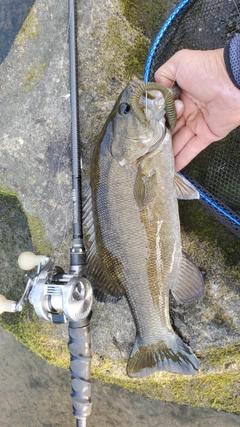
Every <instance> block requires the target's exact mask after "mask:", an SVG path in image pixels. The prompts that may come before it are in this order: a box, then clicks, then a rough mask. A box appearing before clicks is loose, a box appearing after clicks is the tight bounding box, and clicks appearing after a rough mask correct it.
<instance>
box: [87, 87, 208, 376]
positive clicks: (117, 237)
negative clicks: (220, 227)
mask: <svg viewBox="0 0 240 427" xmlns="http://www.w3.org/2000/svg"><path fill="white" fill-rule="evenodd" d="M135 86H138V82H137V81H136V82H135ZM144 90H145V91H146V89H145V86H144ZM156 93H157V94H156ZM133 94H134V85H133V86H132V85H129V86H128V87H127V88H126V89H125V91H123V93H122V94H121V95H120V97H119V99H118V101H117V103H116V104H115V106H114V108H113V110H112V113H111V114H110V116H109V119H108V121H107V123H106V125H105V127H104V129H103V131H102V133H101V135H100V138H99V141H98V144H97V146H96V149H95V152H94V156H93V160H92V168H91V203H92V215H93V223H94V229H95V230H94V233H95V235H94V250H92V251H90V253H91V256H90V257H89V260H88V261H89V276H90V277H91V279H92V280H93V283H94V285H95V286H99V287H100V288H102V289H103V290H104V292H105V293H104V294H103V297H102V299H103V300H104V298H105V299H107V296H108V295H109V294H110V295H111V294H112V295H113V296H114V295H115V296H119V295H120V294H123V295H125V296H126V298H127V301H128V303H129V306H130V308H131V312H132V315H133V318H134V322H135V325H136V342H135V345H134V347H133V349H132V353H131V355H130V358H129V362H128V366H127V373H128V375H129V376H133V377H134V376H145V375H149V374H151V373H153V372H155V371H157V370H167V371H171V372H176V373H183V374H194V373H195V372H196V370H197V369H198V361H197V359H196V357H195V355H194V354H193V352H192V350H191V348H190V347H189V346H188V345H186V344H185V343H183V342H182V340H181V339H180V338H179V337H178V335H176V333H175V332H174V331H173V329H172V325H171V322H170V316H169V290H170V289H171V290H172V292H173V295H174V296H175V298H176V299H177V300H180V301H181V299H182V300H184V299H185V301H182V302H189V301H192V300H197V299H199V298H200V297H202V295H203V282H202V279H201V275H200V273H199V272H198V270H197V268H196V267H195V266H194V265H193V264H192V263H191V262H190V261H189V260H188V259H187V258H184V257H183V255H182V249H181V236H180V225H179V215H178V203H177V197H176V191H177V190H176V186H175V184H174V179H175V171H174V159H173V152H172V142H171V134H170V132H169V131H168V130H167V131H166V127H165V103H164V99H163V98H162V95H161V94H160V95H159V91H152V92H151V93H150V94H151V96H150V99H149V100H147V99H146V102H148V103H149V105H148V106H147V105H146V107H142V111H143V112H144V114H146V118H147V125H144V126H143V125H142V124H141V123H140V121H139V119H138V118H137V117H136V115H135V114H134V111H132V109H131V104H130V101H131V99H132V96H133ZM143 96H144V95H143ZM138 97H139V93H138ZM143 105H144V102H143ZM139 108H141V107H140V105H139ZM179 182H180V184H179ZM178 184H179V186H180V187H182V183H181V178H179V176H178ZM184 185H185V186H186V188H187V191H186V188H185V189H184V190H183V192H184V196H185V197H186V198H193V197H196V191H195V190H194V191H195V194H194V195H193V194H192V193H194V191H193V190H192V188H191V186H190V185H188V183H186V181H184ZM186 193H188V194H186ZM92 240H93V239H92ZM91 270H92V271H91ZM189 271H190V273H191V274H186V275H185V274H184V273H189ZM184 276H185V277H186V276H187V277H188V278H187V279H186V280H187V284H186V286H183V287H181V292H179V291H180V290H179V289H178V287H179V284H178V279H179V278H181V277H184ZM193 276H194V279H193ZM179 280H180V282H181V281H182V280H183V279H179ZM180 284H181V283H180ZM190 288H191V292H192V293H191V295H188V289H190ZM113 290H114V291H113ZM114 292H115V293H114ZM174 292H175V294H174Z"/></svg>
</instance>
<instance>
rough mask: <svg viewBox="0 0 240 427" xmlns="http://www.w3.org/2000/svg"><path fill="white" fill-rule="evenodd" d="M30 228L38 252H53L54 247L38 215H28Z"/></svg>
mask: <svg viewBox="0 0 240 427" xmlns="http://www.w3.org/2000/svg"><path fill="white" fill-rule="evenodd" d="M26 216H27V220H28V225H29V228H30V233H31V238H32V243H33V246H34V248H35V251H36V253H38V254H46V255H48V254H51V253H52V252H53V248H52V246H51V244H50V243H49V242H48V240H47V238H46V232H45V228H44V226H43V224H42V222H41V220H40V219H39V218H38V217H37V216H32V215H28V214H27V215H26Z"/></svg>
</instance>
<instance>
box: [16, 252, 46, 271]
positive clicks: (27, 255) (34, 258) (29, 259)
mask: <svg viewBox="0 0 240 427" xmlns="http://www.w3.org/2000/svg"><path fill="white" fill-rule="evenodd" d="M45 261H46V255H35V254H34V253H33V252H22V253H21V254H20V255H19V257H18V265H19V267H20V268H21V270H26V271H27V270H32V268H34V267H36V266H37V265H38V264H39V263H45Z"/></svg>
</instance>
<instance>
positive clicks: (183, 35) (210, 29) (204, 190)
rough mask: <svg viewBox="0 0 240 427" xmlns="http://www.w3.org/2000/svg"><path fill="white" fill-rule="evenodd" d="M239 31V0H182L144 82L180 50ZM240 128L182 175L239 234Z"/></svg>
mask: <svg viewBox="0 0 240 427" xmlns="http://www.w3.org/2000/svg"><path fill="white" fill-rule="evenodd" d="M239 32H240V2H239V1H237V0H183V1H181V2H180V3H179V4H178V6H177V7H176V8H175V10H174V11H173V13H172V14H171V15H170V16H169V18H168V19H167V20H166V22H165V24H164V25H163V26H162V28H161V29H160V31H159V33H158V35H157V37H156V39H155V41H154V42H153V45H152V47H151V49H150V52H149V55H148V58H147V61H146V65H145V75H144V80H145V81H148V80H149V81H152V80H154V73H155V71H156V70H157V69H158V68H159V67H160V66H161V65H162V64H164V62H165V61H166V60H167V59H169V57H171V56H172V55H173V54H174V53H175V52H177V51H178V50H180V49H200V50H208V49H218V48H222V47H224V46H225V44H226V42H227V41H228V40H231V39H232V37H233V36H234V35H235V34H236V33H239ZM239 140H240V127H238V128H237V129H235V130H234V131H232V132H231V133H230V134H229V135H228V136H227V137H225V138H224V139H222V140H221V141H219V142H218V143H217V144H211V145H210V146H209V147H208V148H207V149H205V150H204V151H203V152H201V153H200V154H199V155H198V156H197V157H196V158H195V159H194V160H193V161H192V162H191V163H190V164H189V165H188V166H187V167H185V168H184V169H183V171H182V172H183V174H184V175H185V176H186V177H187V178H188V179H189V180H190V181H191V182H192V183H193V184H194V185H195V186H196V188H197V189H198V191H199V193H200V196H201V198H200V202H201V203H202V204H203V205H204V206H205V207H206V208H207V209H208V210H209V211H210V212H211V213H212V214H213V215H214V216H215V217H216V218H217V219H218V220H219V221H221V222H222V223H223V224H224V225H225V226H226V227H228V229H230V230H231V231H232V232H233V233H235V234H236V235H237V236H238V237H240V175H239V170H240V146H239Z"/></svg>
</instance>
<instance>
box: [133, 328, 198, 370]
mask: <svg viewBox="0 0 240 427" xmlns="http://www.w3.org/2000/svg"><path fill="white" fill-rule="evenodd" d="M198 368H199V362H198V359H197V358H196V356H195V355H194V353H193V351H192V349H191V347H189V346H188V345H187V344H185V343H184V342H183V341H182V340H181V339H180V338H179V337H178V335H176V334H175V333H174V332H172V333H171V336H170V337H169V339H167V341H160V342H158V343H156V344H151V345H139V344H138V337H137V339H136V342H135V344H134V347H133V350H132V353H131V356H130V358H129V361H128V364H127V374H128V376H129V377H133V378H135V377H136V378H141V377H145V376H148V375H150V374H153V373H155V372H157V371H168V372H174V373H176V374H184V375H194V374H196V372H197V370H198Z"/></svg>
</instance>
